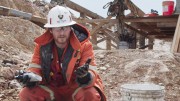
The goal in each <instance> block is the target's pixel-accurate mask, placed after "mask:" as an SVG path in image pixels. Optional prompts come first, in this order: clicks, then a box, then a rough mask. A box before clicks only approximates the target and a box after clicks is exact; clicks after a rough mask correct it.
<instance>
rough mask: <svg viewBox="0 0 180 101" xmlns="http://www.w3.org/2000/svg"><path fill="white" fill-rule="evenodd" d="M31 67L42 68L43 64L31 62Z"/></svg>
mask: <svg viewBox="0 0 180 101" xmlns="http://www.w3.org/2000/svg"><path fill="white" fill-rule="evenodd" d="M29 67H30V68H41V65H39V64H35V63H31V64H29Z"/></svg>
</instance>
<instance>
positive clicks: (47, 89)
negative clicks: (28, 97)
mask: <svg viewBox="0 0 180 101" xmlns="http://www.w3.org/2000/svg"><path fill="white" fill-rule="evenodd" d="M39 86H40V87H41V88H42V89H44V90H45V91H47V92H48V93H49V95H50V99H51V101H54V100H55V97H54V92H53V91H52V90H51V89H50V88H48V87H46V86H43V85H39Z"/></svg>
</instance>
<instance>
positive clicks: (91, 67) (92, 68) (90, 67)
mask: <svg viewBox="0 0 180 101" xmlns="http://www.w3.org/2000/svg"><path fill="white" fill-rule="evenodd" d="M89 69H91V70H94V71H97V66H92V65H89Z"/></svg>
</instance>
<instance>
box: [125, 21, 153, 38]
mask: <svg viewBox="0 0 180 101" xmlns="http://www.w3.org/2000/svg"><path fill="white" fill-rule="evenodd" d="M125 27H126V28H128V29H131V30H133V31H135V32H137V33H138V34H140V35H142V36H145V37H147V38H151V37H150V36H147V32H144V31H141V30H138V29H136V28H134V27H132V26H130V25H128V24H125Z"/></svg>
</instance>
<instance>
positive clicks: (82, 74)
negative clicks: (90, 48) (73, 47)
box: [75, 59, 91, 84]
mask: <svg viewBox="0 0 180 101" xmlns="http://www.w3.org/2000/svg"><path fill="white" fill-rule="evenodd" d="M90 62H91V59H88V60H87V61H86V63H85V65H83V66H80V67H78V68H77V69H76V71H75V74H76V76H77V82H78V83H80V84H87V83H88V82H89V81H90V80H91V74H90V73H89V72H88V70H89V64H90Z"/></svg>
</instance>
